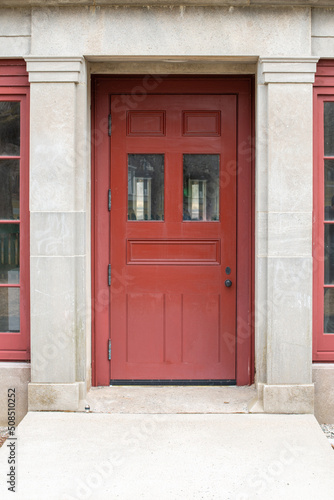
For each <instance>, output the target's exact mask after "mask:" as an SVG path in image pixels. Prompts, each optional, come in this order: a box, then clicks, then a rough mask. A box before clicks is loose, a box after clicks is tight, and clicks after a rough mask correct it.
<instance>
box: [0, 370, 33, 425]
mask: <svg viewBox="0 0 334 500" xmlns="http://www.w3.org/2000/svg"><path fill="white" fill-rule="evenodd" d="M0 380H1V384H0V426H7V425H8V415H7V410H8V396H7V392H8V389H15V395H16V397H15V403H16V406H15V412H16V424H19V423H20V422H21V420H22V419H23V417H24V416H25V414H26V413H27V411H28V382H30V363H21V362H0Z"/></svg>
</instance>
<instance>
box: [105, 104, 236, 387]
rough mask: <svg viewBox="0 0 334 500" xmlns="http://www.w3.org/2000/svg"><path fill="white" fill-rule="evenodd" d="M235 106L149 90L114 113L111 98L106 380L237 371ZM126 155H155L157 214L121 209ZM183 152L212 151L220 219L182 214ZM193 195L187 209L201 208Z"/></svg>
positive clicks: (209, 376) (223, 376)
mask: <svg viewBox="0 0 334 500" xmlns="http://www.w3.org/2000/svg"><path fill="white" fill-rule="evenodd" d="M236 106H237V99H236V96H235V95H214V96H208V95H207V96H205V95H181V94H180V95H164V96H161V95H159V96H157V95H149V96H146V97H145V99H144V100H143V102H141V103H139V104H137V105H136V107H135V110H133V108H132V107H131V106H128V107H126V109H124V107H123V109H122V112H113V110H116V109H117V96H116V97H114V98H113V97H112V98H111V115H112V124H113V127H112V135H111V142H110V148H111V149H110V163H111V170H110V179H111V186H112V205H111V217H110V225H111V227H110V235H111V237H110V263H111V280H110V293H111V298H110V303H111V318H110V321H111V342H112V344H111V345H112V362H111V363H110V370H111V372H110V379H111V380H112V381H119V380H230V381H232V380H235V378H236V375H235V342H233V341H232V342H231V338H232V339H233V338H234V337H235V318H236V176H231V175H228V174H227V168H229V171H230V170H231V165H234V166H235V165H236V160H237V157H236V155H237V147H236V144H237V120H236V116H237V115H236V110H237V107H236ZM129 155H130V156H129ZM133 155H141V156H140V157H139V158H140V159H141V160H142V159H143V158H144V160H145V157H149V158H152V157H153V155H162V156H161V157H162V158H163V160H162V161H163V164H164V176H163V177H164V181H163V182H164V190H163V191H164V202H163V206H164V208H163V212H164V213H163V216H161V217H160V218H159V219H160V220H156V219H154V220H145V219H144V218H143V219H142V220H138V219H137V217H136V216H135V215H134V216H133V217H134V218H136V219H135V220H134V219H132V218H131V216H130V213H128V194H129V193H128V191H129V190H132V189H133V185H132V184H131V181H130V180H129V179H130V177H129V176H130V170H129V172H128V164H129V165H130V163H131V161H134V160H131V158H134V156H133ZM184 155H205V156H201V157H200V158H204V159H205V158H207V155H215V158H218V162H219V181H218V180H217V184H219V190H218V191H219V220H205V219H206V218H207V214H206V213H204V216H203V215H202V217H198V218H197V219H199V220H189V219H186V220H183V219H184V210H185V207H184V201H183V197H184V190H185V184H184V180H183V162H184ZM161 157H160V158H161ZM137 158H138V157H137ZM192 158H193V157H192ZM211 158H212V156H211ZM130 168H134V167H131V165H130V167H129V169H130ZM202 168H203V169H204V170H205V168H206V167H205V161H204V163H203V167H202ZM203 173H204V172H203ZM197 177H199V178H200V177H201V175H198V174H197ZM226 179H228V182H226ZM138 182H142V179H140V180H139V181H138ZM149 182H151V181H149ZM194 182H195V183H196V182H197V181H194ZM198 182H201V181H200V180H199V181H198ZM202 182H203V181H202ZM204 182H205V181H204ZM187 186H188V185H186V189H187ZM201 186H202V189H203V190H204V188H203V184H201ZM153 187H154V186H153V181H152V187H151V188H150V189H151V191H152V192H151V193H150V194H152V195H153V194H154V193H153ZM138 189H139V188H138ZM192 189H195V188H194V187H193V188H192ZM196 189H198V188H196ZM209 189H210V186H209V185H207V186H206V187H205V196H209ZM211 189H212V186H211ZM215 189H216V191H215V192H216V193H217V188H215ZM206 190H207V191H208V192H206ZM196 193H197V191H196ZM202 196H204V195H203V194H202ZM196 200H197V201H198V199H197V198H196ZM196 200H195V202H193V203H195V204H194V205H193V206H192V205H189V206H188V205H187V207H186V208H190V209H192V207H194V210H195V212H196V210H197V212H196V213H197V215H198V207H197V205H196ZM129 210H130V209H129ZM138 210H139V209H138ZM195 212H194V213H195ZM195 215H196V214H195ZM148 217H150V214H149V215H148ZM152 217H153V216H152ZM194 218H195V219H196V217H194ZM217 218H218V217H217ZM200 219H202V220H200ZM226 268H229V269H227V271H226ZM119 276H121V277H122V280H121V282H120V280H119V279H116V278H117V277H119ZM225 280H230V281H231V282H232V286H230V287H227V286H225Z"/></svg>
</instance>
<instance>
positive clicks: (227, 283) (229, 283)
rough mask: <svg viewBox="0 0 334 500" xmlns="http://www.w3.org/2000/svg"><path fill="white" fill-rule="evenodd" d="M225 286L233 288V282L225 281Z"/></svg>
mask: <svg viewBox="0 0 334 500" xmlns="http://www.w3.org/2000/svg"><path fill="white" fill-rule="evenodd" d="M225 286H227V288H230V286H232V281H231V280H225Z"/></svg>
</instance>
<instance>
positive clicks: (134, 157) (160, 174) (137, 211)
mask: <svg viewBox="0 0 334 500" xmlns="http://www.w3.org/2000/svg"><path fill="white" fill-rule="evenodd" d="M128 220H131V221H161V220H164V155H163V154H129V155H128Z"/></svg>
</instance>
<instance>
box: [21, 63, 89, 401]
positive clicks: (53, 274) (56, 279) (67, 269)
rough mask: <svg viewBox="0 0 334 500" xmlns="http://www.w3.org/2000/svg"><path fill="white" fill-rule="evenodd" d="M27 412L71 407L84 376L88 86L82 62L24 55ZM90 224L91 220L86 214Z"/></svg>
mask: <svg viewBox="0 0 334 500" xmlns="http://www.w3.org/2000/svg"><path fill="white" fill-rule="evenodd" d="M26 61H27V70H28V72H29V81H30V85H31V87H30V90H31V101H30V117H31V120H30V123H31V125H30V221H31V222H30V252H31V260H30V266H31V268H30V271H31V295H30V297H31V384H29V409H30V410H76V409H78V406H79V400H80V399H82V397H84V394H85V381H86V379H87V372H88V371H89V370H88V369H87V366H86V358H87V352H86V351H87V350H86V333H87V324H88V323H89V321H87V311H88V310H89V309H90V307H89V303H87V296H88V294H86V292H87V287H88V289H89V283H86V274H88V273H87V265H88V266H89V264H88V258H87V257H88V256H87V251H86V248H87V247H88V245H86V241H87V236H88V237H89V234H88V235H87V236H86V233H87V191H88V190H87V183H88V184H89V175H87V172H88V158H87V137H86V133H87V132H86V130H87V85H86V75H85V65H84V61H83V60H82V59H81V58H79V57H72V58H71V57H68V58H66V57H65V58H60V57H50V58H49V57H27V58H26ZM88 219H89V217H88Z"/></svg>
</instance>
